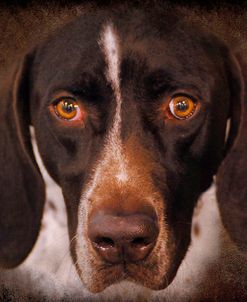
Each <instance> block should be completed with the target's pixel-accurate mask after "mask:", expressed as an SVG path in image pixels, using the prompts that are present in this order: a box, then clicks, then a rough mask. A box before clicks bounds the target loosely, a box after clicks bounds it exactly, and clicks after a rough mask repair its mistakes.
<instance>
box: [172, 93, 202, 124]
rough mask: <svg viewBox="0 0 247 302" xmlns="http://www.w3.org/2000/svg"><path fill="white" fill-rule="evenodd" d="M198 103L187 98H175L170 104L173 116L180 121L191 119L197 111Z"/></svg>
mask: <svg viewBox="0 0 247 302" xmlns="http://www.w3.org/2000/svg"><path fill="white" fill-rule="evenodd" d="M196 105H197V103H196V102H195V101H194V100H192V99H191V98H190V97H187V96H175V97H173V98H172V99H171V101H170V103H169V109H170V112H171V114H172V115H173V116H174V117H175V118H177V119H180V120H184V119H187V118H190V117H191V116H192V115H193V114H194V112H195V110H196Z"/></svg>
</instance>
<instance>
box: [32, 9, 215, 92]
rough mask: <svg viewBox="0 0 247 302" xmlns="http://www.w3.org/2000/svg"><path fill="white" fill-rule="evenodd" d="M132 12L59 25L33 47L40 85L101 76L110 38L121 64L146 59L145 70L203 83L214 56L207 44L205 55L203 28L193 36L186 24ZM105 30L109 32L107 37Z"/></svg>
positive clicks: (208, 75)
mask: <svg viewBox="0 0 247 302" xmlns="http://www.w3.org/2000/svg"><path fill="white" fill-rule="evenodd" d="M137 17H138V16H136V15H135V16H134V17H133V16H131V17H130V16H128V15H127V16H121V18H119V19H118V18H116V17H114V16H111V17H109V16H108V17H107V18H104V17H102V16H101V17H98V16H97V17H94V16H90V17H89V18H84V17H83V18H79V19H78V20H77V21H76V22H74V23H72V24H70V25H69V26H67V27H65V28H64V29H62V30H61V31H60V32H59V33H58V34H56V35H55V36H54V37H53V38H51V39H50V40H49V41H48V43H46V44H44V45H43V47H41V48H40V49H39V50H38V52H37V54H38V56H37V57H36V62H38V63H37V65H39V67H38V72H36V74H39V73H41V74H42V76H41V77H40V78H41V83H42V84H41V85H39V87H41V86H43V87H44V86H46V87H47V86H50V83H52V84H53V85H54V86H63V85H64V87H65V88H66V85H67V86H71V85H70V83H69V82H71V83H75V82H80V80H81V77H84V75H85V74H89V75H92V76H95V74H97V73H98V74H99V73H101V74H102V75H105V72H104V71H105V68H107V67H106V65H107V58H106V51H105V50H106V44H109V43H111V42H113V41H117V44H118V48H117V51H118V57H119V60H120V62H119V65H121V67H120V69H121V68H122V66H123V64H122V63H124V62H126V61H128V60H132V61H135V62H134V63H136V64H137V65H140V64H145V65H146V66H147V67H148V69H149V71H150V72H151V71H152V70H158V69H166V70H167V71H171V72H173V73H174V76H175V77H176V74H177V78H181V77H182V76H184V75H185V74H186V75H187V79H189V77H190V76H191V77H192V78H193V77H194V78H195V77H196V79H197V80H198V79H199V80H200V79H201V82H202V83H203V82H205V81H206V80H207V78H210V74H211V73H212V72H211V71H212V70H213V69H214V66H213V65H214V63H213V61H214V62H216V61H217V60H213V61H212V60H211V58H210V56H212V49H211V50H210V55H208V51H207V49H206V47H205V45H204V40H207V43H208V45H209V44H210V41H209V40H208V39H207V38H205V36H204V33H203V32H200V30H198V31H197V35H196V36H195V34H194V32H193V29H192V27H191V26H189V25H188V24H187V23H183V22H178V23H177V24H170V23H169V22H168V21H167V22H166V23H165V24H160V23H161V22H160V20H155V21H154V20H152V22H150V20H148V18H146V17H145V16H144V17H143V16H142V17H140V18H139V19H138V18H137ZM164 18H165V17H164ZM169 20H170V19H169ZM174 23H176V22H174ZM109 29H110V30H109ZM107 32H108V33H110V32H111V37H110V35H108V38H109V39H108V40H107V34H106V33H107ZM103 44H104V45H103ZM208 45H207V47H208ZM209 48H210V46H209ZM215 49H216V47H215ZM216 52H217V51H216ZM213 55H215V51H213ZM108 63H109V62H108ZM132 66H134V65H132ZM40 71H41V72H40ZM120 72H121V70H120ZM98 74H97V76H98Z"/></svg>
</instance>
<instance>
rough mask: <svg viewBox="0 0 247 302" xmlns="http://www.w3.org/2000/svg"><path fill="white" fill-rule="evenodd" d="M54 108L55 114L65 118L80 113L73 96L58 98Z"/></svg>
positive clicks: (67, 118)
mask: <svg viewBox="0 0 247 302" xmlns="http://www.w3.org/2000/svg"><path fill="white" fill-rule="evenodd" d="M54 109H55V112H56V114H57V116H58V117H60V118H62V119H65V120H72V119H75V118H76V117H77V116H78V114H80V108H79V106H78V104H77V102H76V101H75V100H74V99H73V98H60V100H59V101H58V102H57V103H56V104H55V106H54Z"/></svg>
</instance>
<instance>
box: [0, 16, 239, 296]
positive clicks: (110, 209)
mask: <svg viewBox="0 0 247 302" xmlns="http://www.w3.org/2000/svg"><path fill="white" fill-rule="evenodd" d="M226 54H227V51H226V49H225V48H224V46H223V45H222V44H221V43H220V42H219V41H218V40H217V39H216V38H215V37H214V36H212V35H209V34H206V33H204V32H202V31H199V32H198V30H195V29H193V28H192V27H190V26H188V25H186V24H184V23H183V22H180V20H179V18H175V17H172V16H164V17H163V18H160V16H158V15H157V14H144V13H137V12H135V13H132V14H131V13H130V14H128V15H121V14H117V15H114V14H112V15H111V16H109V15H106V14H105V13H101V14H98V15H91V16H84V17H82V18H80V19H78V20H77V21H76V22H74V23H73V24H70V25H68V26H66V27H65V28H64V29H62V30H61V31H60V32H59V33H57V34H56V35H55V36H54V37H52V38H50V39H49V40H48V41H47V42H46V43H44V44H43V45H42V46H40V47H39V48H37V49H36V50H35V52H34V54H33V55H32V58H31V59H29V62H28V63H26V65H28V67H26V69H27V68H28V84H27V83H26V81H25V85H24V86H25V89H27V90H28V97H29V107H28V112H29V113H30V114H28V116H29V117H28V119H30V120H29V121H28V123H31V124H32V125H33V126H34V128H35V133H36V138H37V143H38V147H39V151H40V154H41V156H42V159H43V161H44V163H45V166H46V167H47V169H48V171H49V173H50V174H51V176H52V177H53V178H54V179H55V180H56V182H57V183H58V184H59V185H60V186H61V188H62V191H63V195H64V199H65V202H66V206H67V212H68V224H69V234H70V239H71V253H72V257H73V260H74V263H75V265H76V268H77V271H78V274H79V276H80V277H81V279H82V281H83V282H84V283H85V284H86V286H87V287H88V288H89V289H90V290H91V291H93V292H98V291H102V290H103V289H105V288H106V287H107V286H109V285H111V284H113V283H116V282H119V281H121V280H124V279H127V280H130V281H133V282H136V283H139V284H142V285H144V286H146V287H149V288H152V289H161V288H165V287H166V286H167V285H168V284H169V283H170V282H171V281H172V279H173V278H174V276H175V274H176V272H177V269H178V267H179V265H180V263H181V261H182V259H183V257H184V255H185V253H186V251H187V249H188V246H189V243H190V227H191V219H192V212H193V207H194V205H195V202H196V201H197V199H198V196H199V195H200V193H201V192H203V191H204V190H205V189H206V188H207V187H208V186H209V185H210V183H211V181H212V177H213V175H214V174H215V173H216V171H217V169H218V166H219V164H220V161H221V160H222V157H223V151H224V149H225V133H226V122H227V118H228V117H229V112H230V108H231V105H230V104H231V101H232V100H231V98H232V93H233V92H234V89H235V90H238V92H236V95H237V96H238V98H239V94H240V92H239V90H240V84H239V83H240V82H239V79H237V76H236V72H235V71H234V72H232V70H231V75H230V71H229V69H230V68H227V67H226V66H227V64H226V61H227V60H226V58H225V57H224V55H226ZM227 55H228V56H229V54H227ZM30 61H31V63H30ZM229 64H230V63H229ZM231 64H233V63H231ZM24 72H26V71H24ZM230 78H231V79H233V78H234V79H236V81H238V82H237V84H236V83H235V84H234V85H233V84H229V81H230ZM16 85H17V84H16ZM20 85H22V87H23V83H22V84H20ZM233 86H234V87H233ZM22 91H23V88H22ZM22 111H23V112H24V113H25V112H27V111H26V109H25V108H24V109H23V108H22ZM24 144H25V143H24ZM24 147H25V146H24ZM33 178H34V177H33ZM39 186H42V184H39ZM41 190H42V189H41ZM34 194H35V193H34ZM39 198H40V197H39ZM40 204H42V202H41V201H40ZM40 208H42V205H40V206H39V209H40ZM39 212H40V210H39V211H38V214H37V216H38V218H39V219H40V214H39ZM20 225H22V223H20ZM36 233H37V231H36ZM36 233H35V234H36ZM30 236H31V235H30ZM33 237H35V236H34V235H33ZM32 240H34V239H32ZM32 240H31V242H32ZM29 241H30V240H29ZM28 248H30V247H29V245H28V247H27V249H28ZM23 254H25V253H24V252H23ZM5 255H6V253H5ZM10 263H11V261H10ZM10 266H11V264H10Z"/></svg>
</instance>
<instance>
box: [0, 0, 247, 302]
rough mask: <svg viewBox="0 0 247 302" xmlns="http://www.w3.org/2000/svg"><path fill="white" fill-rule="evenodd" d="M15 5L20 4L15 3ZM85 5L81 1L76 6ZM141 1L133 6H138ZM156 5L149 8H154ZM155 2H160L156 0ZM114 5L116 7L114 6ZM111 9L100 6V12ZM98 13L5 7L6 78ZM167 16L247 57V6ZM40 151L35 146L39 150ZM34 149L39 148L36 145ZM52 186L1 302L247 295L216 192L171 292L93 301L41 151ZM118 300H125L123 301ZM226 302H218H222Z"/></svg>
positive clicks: (203, 203) (90, 5) (124, 292)
mask: <svg viewBox="0 0 247 302" xmlns="http://www.w3.org/2000/svg"><path fill="white" fill-rule="evenodd" d="M13 2H15V1H13ZM78 2H79V1H78ZM138 2H140V1H136V2H134V3H138ZM151 2H152V1H145V3H146V5H150V3H151ZM156 2H157V1H156ZM113 3H116V1H115V2H113ZM105 5H106V4H105V2H104V1H101V7H104V6H105ZM96 7H99V5H98V3H96V2H95V1H90V2H83V3H82V4H78V3H77V4H76V3H74V4H70V5H69V4H66V3H64V4H63V5H62V4H61V3H60V4H59V5H58V4H56V3H55V2H54V3H50V4H48V3H47V2H44V3H43V4H37V3H33V4H32V5H31V4H27V3H26V4H23V5H20V4H19V5H18V6H17V5H12V6H7V5H2V6H1V7H0V33H1V39H0V69H1V75H2V76H4V74H5V72H7V69H8V66H9V65H10V64H11V63H13V62H14V61H15V60H18V57H19V56H21V55H22V54H23V53H25V52H26V51H28V50H29V49H30V48H32V47H34V46H35V45H37V44H38V43H40V42H41V41H42V40H43V39H44V38H45V37H46V36H47V35H49V34H52V33H53V32H55V31H56V29H57V28H59V27H61V26H62V25H63V24H65V23H66V22H69V21H70V20H72V19H74V18H75V17H76V16H78V15H81V14H84V13H86V12H87V11H88V10H90V11H93V10H94V9H96ZM163 7H164V9H170V8H172V9H176V10H177V11H178V13H183V14H184V15H185V16H186V18H188V19H189V20H190V19H191V20H195V21H197V22H199V23H200V24H201V25H202V26H206V27H207V28H209V29H211V30H212V31H214V32H215V33H217V34H218V35H219V36H220V37H221V38H222V39H223V40H225V41H226V42H227V43H229V45H231V47H232V48H233V49H234V51H235V52H240V53H241V54H242V55H245V53H247V7H246V8H245V7H243V6H232V5H227V4H224V5H215V6H204V7H200V6H198V5H196V4H194V5H190V6H188V5H185V4H184V5H183V4H180V5H178V4H177V5H175V6H173V5H172V4H171V3H170V2H167V3H166V4H164V5H163ZM34 145H35V143H34ZM34 148H35V146H34ZM36 156H37V160H38V161H39V164H40V166H41V169H42V172H43V175H44V178H45V180H46V183H47V202H46V207H45V215H44V218H43V223H42V229H41V233H40V236H39V239H38V242H37V244H36V245H35V248H34V250H33V251H32V253H31V255H30V256H29V257H28V258H27V260H26V261H25V262H24V263H23V264H22V265H21V266H20V267H19V268H17V269H15V270H10V271H1V272H0V284H2V285H4V286H2V287H1V289H2V290H1V291H0V300H1V301H2V300H6V299H9V301H12V300H13V301H15V300H16V301H21V300H23V301H26V300H27V299H28V298H30V297H32V298H30V299H33V298H34V297H35V298H37V299H38V298H39V299H44V297H46V298H47V300H49V301H51V299H55V300H61V299H62V298H63V299H68V300H73V301H74V300H75V299H78V300H81V299H83V300H84V299H85V297H86V298H87V299H88V298H89V297H90V298H91V299H93V300H96V299H98V300H99V301H102V299H103V298H104V299H105V300H108V299H110V298H112V299H113V300H114V299H116V298H115V295H118V296H119V297H122V298H124V300H126V299H127V298H128V299H129V300H131V299H136V297H139V298H140V297H142V299H147V300H151V299H154V300H155V301H158V299H162V301H163V298H164V297H166V298H167V299H170V300H171V301H176V300H178V301H188V300H190V301H192V300H195V301H198V300H200V299H201V298H202V297H203V298H204V299H205V298H206V297H207V298H211V299H213V298H215V299H217V298H218V299H220V298H219V296H220V294H221V292H222V291H225V292H226V293H227V292H229V295H230V294H231V293H232V292H233V291H239V292H240V291H242V293H246V295H247V285H246V284H247V264H246V255H243V254H240V253H239V252H238V251H237V249H236V248H235V247H234V245H233V244H232V243H231V242H230V240H229V238H228V236H227V234H226V233H225V232H224V230H223V227H222V225H221V221H220V217H219V213H218V209H217V204H216V201H215V196H214V186H212V188H211V189H210V190H209V191H208V192H207V193H206V194H204V195H203V196H202V198H201V199H200V201H199V203H198V207H197V208H196V210H195V215H194V219H193V228H192V230H193V231H192V239H193V240H192V245H191V248H190V250H189V252H188V255H187V256H186V259H185V261H184V262H183V264H182V266H181V268H180V270H179V272H178V275H177V277H176V279H175V280H174V282H173V283H172V285H171V286H170V287H169V288H168V289H167V290H164V291H160V292H156V293H152V292H150V291H148V290H146V289H143V288H141V287H135V286H132V285H130V284H127V283H126V284H124V283H123V284H121V285H119V286H115V287H112V288H109V289H108V290H106V292H104V293H103V294H102V295H100V296H92V295H90V294H89V293H88V292H87V291H86V290H85V289H84V288H83V286H82V284H81V283H80V281H79V280H78V277H77V274H76V273H75V271H74V267H73V265H72V263H71V259H70V255H69V247H68V245H69V242H68V236H67V221H66V213H65V210H64V204H63V198H62V195H61V191H60V188H58V187H57V186H56V184H55V183H54V182H53V181H52V180H51V179H50V178H49V176H48V175H47V173H46V171H45V169H44V168H43V167H42V163H41V161H40V159H39V156H38V153H37V151H36ZM118 299H119V298H118ZM115 301H116V300H115ZM219 301H220V300H219Z"/></svg>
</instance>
